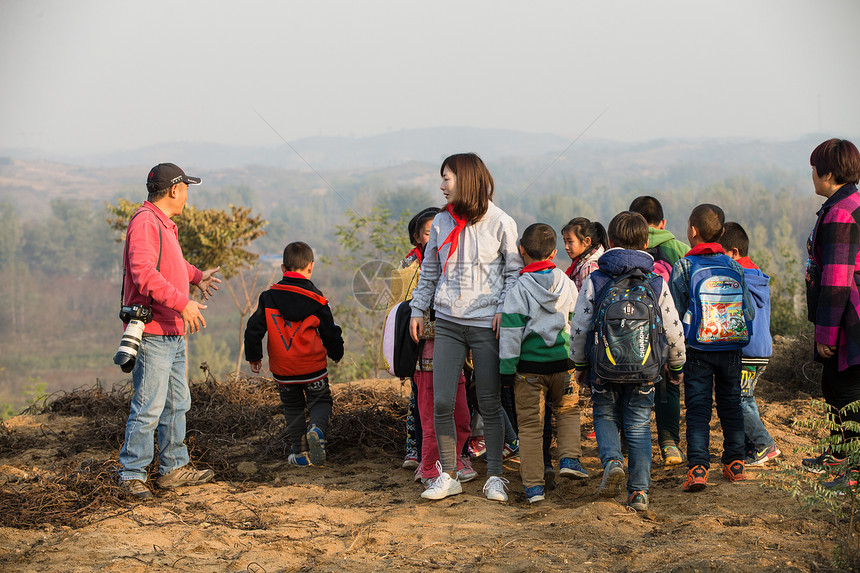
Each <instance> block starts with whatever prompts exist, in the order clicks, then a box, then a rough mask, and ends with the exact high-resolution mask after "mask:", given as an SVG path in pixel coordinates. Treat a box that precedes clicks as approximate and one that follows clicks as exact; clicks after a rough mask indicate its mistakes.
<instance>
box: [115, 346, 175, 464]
mask: <svg viewBox="0 0 860 573" xmlns="http://www.w3.org/2000/svg"><path fill="white" fill-rule="evenodd" d="M131 380H132V385H133V388H134V394H133V395H132V397H131V408H130V413H129V416H128V422H127V423H126V426H125V443H123V445H122V448H121V449H120V452H119V462H120V464H121V465H122V470H120V473H119V475H120V479H121V480H131V479H139V480H143V481H146V477H147V471H146V469H147V467H148V466H149V464H150V463H151V462H152V458H153V455H154V454H155V446H154V442H153V435H154V433H155V431H156V429H157V430H158V471H159V472H160V473H161V475H165V474H168V473H170V472H171V471H173V470H175V469H177V468H181V467H182V466H185V465H187V464H188V462H189V457H188V448H186V447H185V413H186V412H187V411H188V409H189V408H190V407H191V393H190V391H189V390H188V380H187V379H186V378H185V337H184V336H146V337H144V338H143V339H142V341H141V345H140V350H139V351H138V353H137V362H136V363H135V365H134V370H132V372H131Z"/></svg>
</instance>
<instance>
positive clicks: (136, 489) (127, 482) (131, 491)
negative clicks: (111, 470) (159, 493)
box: [119, 479, 152, 501]
mask: <svg viewBox="0 0 860 573" xmlns="http://www.w3.org/2000/svg"><path fill="white" fill-rule="evenodd" d="M119 487H121V488H122V489H123V490H124V491H125V493H126V494H128V495H130V496H132V497H134V498H137V499H138V500H140V501H146V500H147V499H152V492H151V491H149V488H148V487H146V484H145V483H143V480H139V479H124V480H121V481H120V482H119Z"/></svg>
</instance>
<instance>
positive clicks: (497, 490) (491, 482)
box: [484, 476, 511, 501]
mask: <svg viewBox="0 0 860 573" xmlns="http://www.w3.org/2000/svg"><path fill="white" fill-rule="evenodd" d="M509 483H511V482H509V481H508V480H506V479H505V478H503V477H499V476H490V477H488V478H487V483H485V484H484V495H486V496H487V499H489V500H492V501H508V494H507V492H506V491H505V490H507V489H508V486H507V484H509Z"/></svg>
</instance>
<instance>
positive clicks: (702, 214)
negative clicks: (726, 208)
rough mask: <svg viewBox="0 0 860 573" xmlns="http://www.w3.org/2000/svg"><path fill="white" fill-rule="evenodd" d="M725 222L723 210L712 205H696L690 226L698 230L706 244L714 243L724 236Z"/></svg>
mask: <svg viewBox="0 0 860 573" xmlns="http://www.w3.org/2000/svg"><path fill="white" fill-rule="evenodd" d="M725 222H726V215H725V213H723V210H722V209H720V208H719V207H717V206H716V205H712V204H711V203H702V204H701V205H696V206H695V207H693V212H692V213H690V226H691V227H695V228H696V231H698V233H699V237H700V238H701V239H702V241H703V242H705V243H714V242H716V241H717V239H719V238H720V237H721V236H722V235H723V225H724V224H725Z"/></svg>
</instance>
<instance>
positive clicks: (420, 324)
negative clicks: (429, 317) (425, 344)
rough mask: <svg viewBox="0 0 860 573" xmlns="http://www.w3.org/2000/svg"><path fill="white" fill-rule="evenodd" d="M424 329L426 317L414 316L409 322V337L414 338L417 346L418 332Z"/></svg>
mask: <svg viewBox="0 0 860 573" xmlns="http://www.w3.org/2000/svg"><path fill="white" fill-rule="evenodd" d="M422 328H424V317H422V316H413V317H412V319H411V320H410V321H409V336H411V337H412V340H414V341H415V344H418V332H420V329H422Z"/></svg>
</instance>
